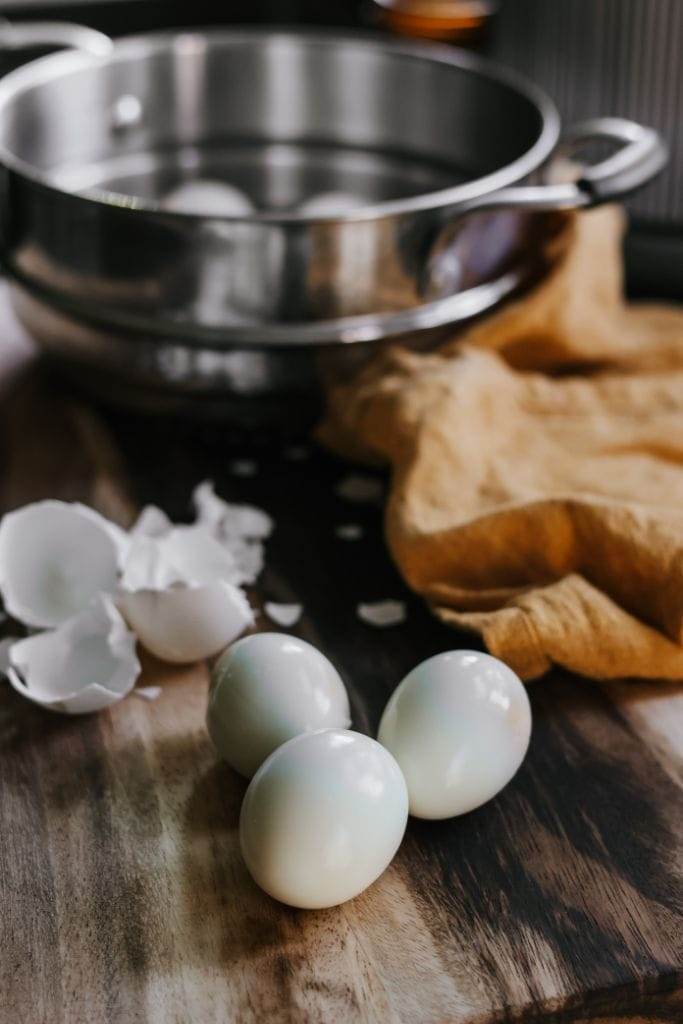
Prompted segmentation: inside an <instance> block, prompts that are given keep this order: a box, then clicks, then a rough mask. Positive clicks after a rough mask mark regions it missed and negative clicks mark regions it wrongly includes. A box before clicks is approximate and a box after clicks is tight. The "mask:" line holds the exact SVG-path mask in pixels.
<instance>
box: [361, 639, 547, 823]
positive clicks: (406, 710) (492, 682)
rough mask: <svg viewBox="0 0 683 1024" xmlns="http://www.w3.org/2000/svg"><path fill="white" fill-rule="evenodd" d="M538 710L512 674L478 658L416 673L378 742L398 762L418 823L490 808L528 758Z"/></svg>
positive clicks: (437, 663)
mask: <svg viewBox="0 0 683 1024" xmlns="http://www.w3.org/2000/svg"><path fill="white" fill-rule="evenodd" d="M530 736H531V708H530V705H529V698H528V697H527V693H526V689H525V688H524V685H523V684H522V682H521V680H520V679H519V677H518V676H517V675H515V673H514V672H513V671H512V669H510V668H508V666H507V665H505V664H504V663H503V662H502V661H499V660H498V659H497V658H493V657H491V656H490V655H488V654H482V653H480V652H479V651H448V652H446V653H444V654H437V655H435V656H434V657H433V658H428V659H427V661H424V662H422V664H421V665H418V666H417V668H415V669H413V671H412V672H409V673H408V675H407V676H406V677H405V679H404V680H403V681H402V682H401V683H400V685H399V686H398V687H397V689H396V690H395V691H394V693H393V694H392V696H391V698H390V700H389V703H388V704H387V706H386V708H385V710H384V714H383V715H382V720H381V722H380V727H379V734H378V739H379V742H380V743H382V744H383V745H384V746H385V747H386V748H387V750H390V751H391V753H392V754H393V755H394V757H395V758H396V761H397V762H398V764H399V765H400V767H401V770H402V771H403V774H404V776H405V779H406V783H407V786H408V792H409V795H410V813H411V814H413V815H415V816H416V817H418V818H451V817H453V816H455V815H457V814H465V813H467V811H471V810H474V808H475V807H479V806H480V805H481V804H483V803H486V801H487V800H490V799H491V798H492V797H494V796H495V795H496V793H498V792H499V791H500V790H501V789H502V788H503V787H504V786H506V785H507V783H508V782H509V781H510V779H511V778H512V777H513V775H514V774H515V772H516V771H517V769H518V768H519V766H520V765H521V763H522V761H523V760H524V756H525V754H526V752H527V748H528V746H529V739H530Z"/></svg>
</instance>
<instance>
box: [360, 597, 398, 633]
mask: <svg viewBox="0 0 683 1024" xmlns="http://www.w3.org/2000/svg"><path fill="white" fill-rule="evenodd" d="M356 611H357V613H358V618H359V619H360V620H361V621H362V622H366V623H367V624H368V625H369V626H376V627H377V628H378V629H385V628H386V627H387V626H398V625H400V624H401V623H402V622H405V621H406V605H405V601H394V600H393V599H392V598H388V599H387V600H386V601H370V602H366V603H365V604H363V603H361V604H359V605H358V607H357V608H356Z"/></svg>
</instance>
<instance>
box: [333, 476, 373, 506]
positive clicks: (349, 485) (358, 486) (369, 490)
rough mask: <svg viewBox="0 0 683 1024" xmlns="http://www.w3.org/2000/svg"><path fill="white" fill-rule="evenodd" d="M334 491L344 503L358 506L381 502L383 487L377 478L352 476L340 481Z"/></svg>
mask: <svg viewBox="0 0 683 1024" xmlns="http://www.w3.org/2000/svg"><path fill="white" fill-rule="evenodd" d="M335 491H336V493H337V495H338V496H339V497H340V498H343V499H344V501H351V502H354V503H356V504H359V505H362V504H366V503H367V504H374V503H377V502H380V501H381V500H382V497H383V495H384V485H383V483H382V481H381V480H378V479H377V477H374V476H361V475H359V474H352V475H351V476H345V477H344V479H343V480H340V481H339V483H338V484H337V486H336V488H335Z"/></svg>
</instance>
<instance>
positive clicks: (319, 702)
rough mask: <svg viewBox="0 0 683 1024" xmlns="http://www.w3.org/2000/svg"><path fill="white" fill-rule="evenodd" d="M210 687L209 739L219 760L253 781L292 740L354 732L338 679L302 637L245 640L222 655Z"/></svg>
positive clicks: (270, 635)
mask: <svg viewBox="0 0 683 1024" xmlns="http://www.w3.org/2000/svg"><path fill="white" fill-rule="evenodd" d="M211 680H212V687H211V693H210V696H209V707H208V711H207V717H206V723H207V728H208V730H209V735H210V736H211V739H212V741H213V744H214V746H215V747H216V750H217V751H218V753H219V754H220V755H221V757H223V758H224V759H225V760H226V761H227V762H228V763H229V764H230V765H232V767H233V768H235V769H236V770H237V771H238V772H239V773H240V774H241V775H244V776H246V777H247V778H251V776H252V775H253V774H254V772H255V771H256V770H257V768H259V767H260V765H261V764H262V763H263V762H264V761H265V759H266V758H267V757H268V755H269V754H271V753H272V752H273V750H275V749H276V747H279V746H280V745H281V744H282V743H284V742H285V741H286V740H289V739H292V737H293V736H298V735H299V734H300V733H303V732H313V731H315V730H317V729H334V728H337V729H346V728H347V727H348V726H349V725H350V724H351V714H350V710H349V698H348V696H347V693H346V689H345V687H344V683H343V682H342V680H341V677H340V676H339V673H338V672H337V670H336V669H335V667H334V665H332V663H331V662H330V661H328V659H327V658H326V657H325V655H324V654H322V653H321V652H320V651H318V650H317V649H316V648H315V647H313V646H312V645H311V644H309V643H306V641H305V640H299V639H298V638H297V637H292V636H287V635H286V634H283V633H254V634H253V635H252V636H246V637H244V638H243V639H242V640H238V641H237V643H236V644H233V645H232V647H230V648H229V649H228V650H227V651H226V652H225V653H224V654H223V655H222V657H221V658H220V660H219V661H218V662H217V664H216V665H215V667H214V670H213V672H212V674H211Z"/></svg>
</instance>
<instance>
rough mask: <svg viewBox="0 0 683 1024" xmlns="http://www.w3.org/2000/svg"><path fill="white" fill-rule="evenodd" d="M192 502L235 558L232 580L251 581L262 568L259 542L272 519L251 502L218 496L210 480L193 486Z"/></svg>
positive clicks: (270, 527) (199, 518)
mask: <svg viewBox="0 0 683 1024" xmlns="http://www.w3.org/2000/svg"><path fill="white" fill-rule="evenodd" d="M192 502H193V504H194V507H195V510H196V513H197V523H198V524H199V525H200V526H203V527H204V528H205V529H206V530H208V532H209V533H210V534H211V536H212V537H213V538H214V540H216V541H218V543H219V544H220V545H221V547H223V548H225V550H226V551H228V552H229V553H230V555H231V556H232V558H233V559H234V561H235V570H236V573H235V578H234V581H233V582H235V583H255V582H256V579H257V578H258V576H259V575H260V573H261V571H262V569H263V561H264V558H263V544H262V543H261V541H263V540H265V539H266V538H267V537H269V536H270V534H271V533H272V531H273V520H272V519H271V518H270V516H269V515H268V513H267V512H264V511H263V509H260V508H256V507H255V506H254V505H241V504H232V503H230V502H228V501H225V500H224V499H223V498H220V497H219V496H218V495H217V494H216V492H215V490H214V487H213V483H212V482H211V481H210V480H205V481H204V482H203V483H201V484H198V486H197V487H195V489H194V492H193V494H192Z"/></svg>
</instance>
